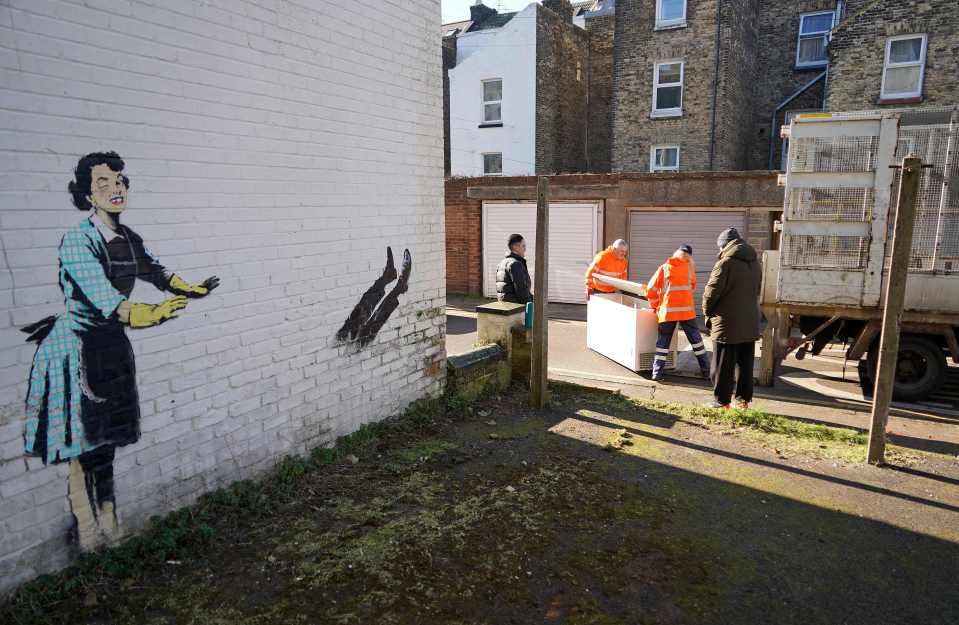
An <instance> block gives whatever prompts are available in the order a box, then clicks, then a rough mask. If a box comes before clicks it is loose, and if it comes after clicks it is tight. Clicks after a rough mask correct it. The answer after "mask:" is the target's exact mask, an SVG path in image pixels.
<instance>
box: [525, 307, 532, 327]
mask: <svg viewBox="0 0 959 625" xmlns="http://www.w3.org/2000/svg"><path fill="white" fill-rule="evenodd" d="M526 327H527V328H532V327H533V302H526Z"/></svg>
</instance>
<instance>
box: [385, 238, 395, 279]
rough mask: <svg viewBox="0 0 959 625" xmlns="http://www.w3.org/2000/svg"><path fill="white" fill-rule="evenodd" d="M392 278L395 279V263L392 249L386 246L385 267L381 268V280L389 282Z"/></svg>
mask: <svg viewBox="0 0 959 625" xmlns="http://www.w3.org/2000/svg"><path fill="white" fill-rule="evenodd" d="M393 280H396V265H394V264H393V249H392V248H390V247H389V246H387V248H386V267H384V268H383V281H384V283H386V284H389V283H390V282H392V281H393Z"/></svg>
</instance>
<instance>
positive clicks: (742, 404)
mask: <svg viewBox="0 0 959 625" xmlns="http://www.w3.org/2000/svg"><path fill="white" fill-rule="evenodd" d="M736 410H749V402H748V401H742V400H741V399H737V400H736Z"/></svg>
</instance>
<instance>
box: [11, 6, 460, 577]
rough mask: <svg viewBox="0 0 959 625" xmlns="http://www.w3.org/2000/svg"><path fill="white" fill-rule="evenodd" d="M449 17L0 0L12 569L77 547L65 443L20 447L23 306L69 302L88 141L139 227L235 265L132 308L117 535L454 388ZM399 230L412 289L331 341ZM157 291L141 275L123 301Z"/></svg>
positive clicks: (35, 309)
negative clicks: (132, 404) (446, 114)
mask: <svg viewBox="0 0 959 625" xmlns="http://www.w3.org/2000/svg"><path fill="white" fill-rule="evenodd" d="M439 15H440V6H439V0H407V1H406V2H403V3H387V2H379V1H376V0H364V1H358V2H334V1H319V0H318V1H315V2H292V1H287V0H273V1H270V2H265V1H263V2H254V1H248V0H207V1H205V2H202V3H201V2H194V1H192V0H137V1H135V2H133V1H126V0H110V1H107V0H84V1H83V2H81V1H79V0H4V1H3V2H0V101H2V104H0V106H2V108H3V114H2V115H0V133H2V141H0V164H2V175H0V192H2V198H3V201H2V202H0V240H2V243H3V250H2V251H3V254H2V257H0V260H2V266H0V580H2V581H0V591H6V590H9V589H10V588H12V587H13V586H15V585H17V584H19V583H21V582H23V581H24V580H26V579H28V578H30V577H33V576H34V575H36V574H38V573H42V572H46V571H51V570H54V569H56V568H58V567H61V566H63V565H65V564H67V563H68V562H69V561H71V559H72V558H73V557H74V556H75V555H76V552H75V551H74V548H71V547H68V545H67V542H66V536H67V533H68V531H69V528H70V526H71V523H72V521H73V515H72V514H71V503H70V500H69V499H68V492H67V491H68V475H69V474H70V472H71V469H70V464H71V463H68V462H63V463H58V464H50V465H47V466H45V465H44V464H43V462H41V460H40V459H39V458H35V457H25V456H24V454H23V450H24V429H25V408H24V399H25V396H26V393H27V390H28V379H29V376H30V370H31V362H32V360H33V358H34V352H35V350H36V346H35V345H33V344H28V343H26V342H24V339H25V337H26V335H25V334H23V333H21V331H20V330H19V329H18V328H20V327H22V326H24V325H26V324H29V323H31V322H34V321H37V320H39V319H41V318H43V317H45V316H47V315H59V314H63V313H64V297H63V294H62V292H61V289H60V287H59V286H58V261H57V258H58V246H59V244H60V241H61V238H62V237H63V236H64V233H65V232H67V231H68V230H69V229H71V228H74V227H76V226H77V224H78V223H79V222H80V221H81V220H82V219H84V218H85V215H86V213H82V212H80V211H78V210H76V209H75V208H74V207H73V206H71V204H70V198H69V195H68V193H67V183H68V182H69V181H70V180H71V179H72V176H73V168H74V167H75V166H76V164H77V159H78V158H79V157H80V156H82V155H83V154H86V153H89V152H94V151H102V150H116V151H117V152H118V153H119V154H120V155H121V156H122V157H123V158H124V159H125V161H126V169H125V171H124V173H125V174H127V175H128V176H129V177H130V179H131V186H130V195H129V208H128V209H127V210H126V212H125V213H124V214H123V220H124V223H125V224H126V225H127V226H129V227H130V228H132V229H133V230H135V231H136V232H138V233H139V234H140V235H141V236H142V237H143V238H144V240H145V241H146V244H147V246H148V247H150V248H151V250H152V251H153V252H154V253H155V254H156V255H157V256H158V257H159V259H160V260H161V261H163V263H164V264H165V265H166V266H167V267H168V268H170V269H172V270H174V271H175V272H176V273H177V274H178V275H180V276H182V277H183V278H184V279H186V280H188V281H191V282H198V281H200V280H202V279H203V278H205V277H207V276H209V275H211V274H216V275H218V276H219V277H220V279H221V281H222V283H221V285H220V286H219V288H218V289H217V290H215V291H213V292H212V293H210V294H209V295H208V296H207V297H205V298H203V299H196V300H190V302H189V304H188V306H187V308H186V309H185V310H183V311H181V313H180V316H179V318H177V319H173V320H170V321H168V322H167V323H164V324H163V325H162V326H159V327H153V328H148V329H141V330H130V329H127V330H126V333H127V336H128V337H129V338H130V341H131V342H132V345H133V351H134V354H135V361H136V370H137V382H138V387H139V406H140V429H141V431H142V434H141V437H140V439H139V441H138V442H136V443H133V444H129V445H126V446H122V447H118V448H117V449H116V459H115V462H114V469H115V497H116V513H117V517H118V520H119V527H120V529H121V532H122V533H123V534H129V533H130V532H133V531H135V530H136V529H137V528H139V527H141V526H142V525H143V523H144V522H145V521H146V519H147V518H148V517H149V516H150V515H153V514H160V513H164V512H166V511H169V510H171V509H174V508H177V507H179V506H182V505H184V504H187V503H189V502H191V501H193V500H194V499H195V498H196V497H197V496H198V495H199V494H200V493H202V492H204V491H208V490H211V489H213V488H216V487H218V486H221V485H223V484H226V483H228V482H231V481H233V480H236V479H238V478H245V477H249V476H252V475H255V474H257V473H258V472H260V471H262V470H264V469H266V468H268V467H269V466H271V465H272V464H273V463H274V462H276V460H277V459H278V457H280V456H281V455H284V454H289V453H299V452H303V451H305V450H307V449H308V448H311V447H315V446H319V445H324V444H328V443H330V442H331V441H332V440H333V439H334V437H336V436H338V435H342V434H345V433H347V432H350V431H353V430H355V429H356V428H357V427H359V426H360V425H361V424H363V423H365V422H368V421H371V420H376V419H380V418H382V417H385V416H387V415H389V414H391V413H396V412H398V411H400V410H402V409H403V408H404V407H405V406H406V405H408V404H409V403H410V402H411V401H413V400H415V399H417V398H420V397H423V396H426V395H435V394H437V393H439V392H440V391H441V386H442V382H443V380H442V376H443V374H442V371H443V370H444V369H445V367H442V366H439V364H440V363H441V361H442V360H443V358H444V347H443V344H444V340H443V339H444V331H445V330H444V321H443V319H444V317H443V315H442V314H437V311H441V310H442V307H443V305H444V301H445V295H444V294H445V291H444V289H445V272H444V240H443V237H444V234H443V233H444V218H443V209H442V201H443V196H442V188H441V185H442V179H443V147H442V140H443V138H442V123H441V120H442V108H441V107H442V84H441V81H442V72H441V55H440V50H439V49H438V47H437V45H436V32H437V31H438V29H439V23H438V20H439ZM387 246H391V247H392V249H393V252H394V255H395V257H396V266H397V269H400V265H401V263H402V261H403V250H404V249H406V248H408V249H409V250H410V252H411V255H412V273H411V278H410V280H409V285H408V291H407V292H405V293H401V294H399V295H398V302H399V307H398V309H397V310H396V311H395V312H394V313H393V314H392V316H391V317H390V318H389V320H388V321H387V322H386V325H385V326H383V328H382V330H381V331H380V332H379V334H378V336H376V338H375V339H374V340H373V341H372V343H370V344H369V345H367V346H365V347H362V348H360V347H359V346H358V344H356V343H352V342H346V343H343V342H338V341H337V339H336V338H335V335H336V333H337V330H338V329H339V327H340V326H341V324H343V322H344V320H345V319H346V318H347V316H348V315H350V312H351V310H352V309H353V307H354V305H355V304H356V303H357V302H358V301H359V300H360V297H361V295H362V294H363V293H364V291H365V290H366V289H367V288H368V287H370V285H371V284H373V283H374V280H375V279H376V278H378V277H379V276H380V274H381V271H382V269H383V266H384V263H385V260H386V248H387ZM401 280H402V277H401ZM390 288H392V285H387V286H386V290H387V292H389V289H390ZM164 297H169V295H166V294H161V293H159V292H158V291H157V290H156V289H154V288H153V287H152V286H151V285H148V284H146V283H144V282H138V283H137V285H136V288H135V290H134V292H133V295H132V296H131V300H132V301H137V302H150V303H157V302H160V301H161V300H162V299H163V298H164Z"/></svg>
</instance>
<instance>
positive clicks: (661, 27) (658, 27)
mask: <svg viewBox="0 0 959 625" xmlns="http://www.w3.org/2000/svg"><path fill="white" fill-rule="evenodd" d="M677 28H686V22H682V23H680V24H656V26H655V27H654V28H653V30H654V31H659V30H676V29H677Z"/></svg>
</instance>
